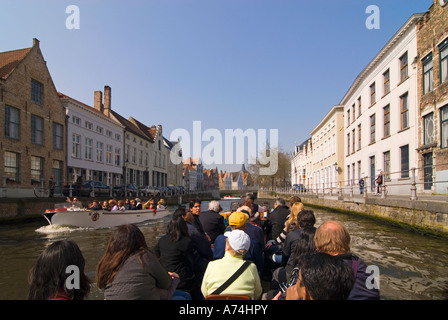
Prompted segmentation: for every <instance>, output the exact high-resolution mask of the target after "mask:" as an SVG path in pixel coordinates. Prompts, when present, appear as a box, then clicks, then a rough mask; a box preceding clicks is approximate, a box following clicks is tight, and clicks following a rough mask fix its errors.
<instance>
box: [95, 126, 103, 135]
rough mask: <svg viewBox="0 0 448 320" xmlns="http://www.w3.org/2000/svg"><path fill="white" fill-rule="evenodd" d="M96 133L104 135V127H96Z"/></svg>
mask: <svg viewBox="0 0 448 320" xmlns="http://www.w3.org/2000/svg"><path fill="white" fill-rule="evenodd" d="M96 132H98V133H99V134H103V127H100V126H96Z"/></svg>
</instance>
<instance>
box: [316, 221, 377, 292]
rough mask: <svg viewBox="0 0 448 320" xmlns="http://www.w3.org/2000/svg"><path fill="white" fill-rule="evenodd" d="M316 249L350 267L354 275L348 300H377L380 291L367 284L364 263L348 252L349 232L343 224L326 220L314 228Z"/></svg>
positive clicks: (374, 286) (367, 276)
mask: <svg viewBox="0 0 448 320" xmlns="http://www.w3.org/2000/svg"><path fill="white" fill-rule="evenodd" d="M314 242H315V244H316V249H317V250H318V251H319V252H324V253H327V254H330V255H332V256H336V257H338V258H340V259H342V260H344V262H345V263H347V264H348V265H349V266H351V267H352V269H353V272H354V274H355V275H356V280H355V285H354V286H353V288H352V290H351V292H350V296H349V300H379V299H380V292H379V289H378V286H377V285H369V286H367V283H368V282H371V281H370V280H368V278H369V276H370V275H371V273H367V271H366V270H367V265H366V263H365V262H364V261H363V260H362V259H361V258H360V257H358V256H356V255H354V254H352V253H351V252H350V234H349V233H348V231H347V229H346V228H345V226H344V224H342V223H341V222H339V221H335V220H327V221H325V222H324V223H322V224H321V225H320V226H319V228H317V230H316V235H315V237H314Z"/></svg>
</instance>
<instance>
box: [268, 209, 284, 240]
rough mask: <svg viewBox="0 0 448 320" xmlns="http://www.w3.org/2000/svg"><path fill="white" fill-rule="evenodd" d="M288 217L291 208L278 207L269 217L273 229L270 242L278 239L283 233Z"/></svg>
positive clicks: (269, 238)
mask: <svg viewBox="0 0 448 320" xmlns="http://www.w3.org/2000/svg"><path fill="white" fill-rule="evenodd" d="M288 215H289V207H287V206H278V207H277V208H275V209H274V210H273V211H272V212H271V213H270V214H269V215H268V219H269V225H270V229H271V230H270V234H269V235H268V240H271V239H277V237H278V236H279V235H280V233H282V231H283V228H284V227H285V222H286V219H287V218H288Z"/></svg>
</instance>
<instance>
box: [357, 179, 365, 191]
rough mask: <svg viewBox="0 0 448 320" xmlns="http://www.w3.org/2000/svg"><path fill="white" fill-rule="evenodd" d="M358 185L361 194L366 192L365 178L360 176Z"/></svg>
mask: <svg viewBox="0 0 448 320" xmlns="http://www.w3.org/2000/svg"><path fill="white" fill-rule="evenodd" d="M358 185H359V194H363V192H364V178H362V177H361V178H360V179H359V181H358Z"/></svg>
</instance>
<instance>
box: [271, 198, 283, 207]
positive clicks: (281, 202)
mask: <svg viewBox="0 0 448 320" xmlns="http://www.w3.org/2000/svg"><path fill="white" fill-rule="evenodd" d="M285 205H286V202H285V199H283V198H276V199H275V202H274V206H285Z"/></svg>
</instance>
